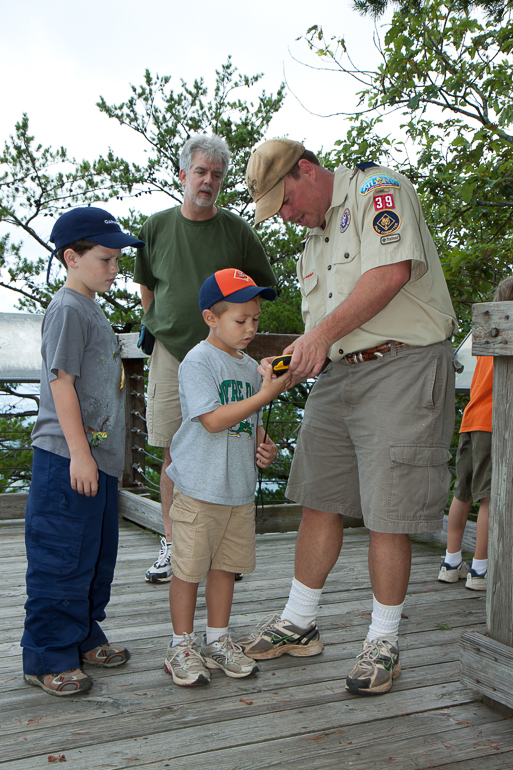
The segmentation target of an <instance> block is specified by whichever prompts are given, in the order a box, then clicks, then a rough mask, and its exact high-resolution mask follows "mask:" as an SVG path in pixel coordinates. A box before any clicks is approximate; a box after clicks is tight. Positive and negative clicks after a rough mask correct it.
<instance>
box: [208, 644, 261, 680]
mask: <svg viewBox="0 0 513 770" xmlns="http://www.w3.org/2000/svg"><path fill="white" fill-rule="evenodd" d="M201 654H202V656H203V658H204V660H205V663H206V665H207V668H220V669H221V670H222V671H224V673H225V674H226V676H231V677H233V678H234V679H242V678H243V677H245V676H251V674H256V672H257V671H258V666H257V664H256V663H255V661H254V660H253V659H252V658H248V657H247V656H246V655H244V653H243V652H242V647H240V645H238V644H235V643H234V642H232V640H231V638H230V635H229V634H223V636H222V637H221V638H220V639H218V640H217V641H215V642H212V644H207V643H206V639H205V638H204V639H203V641H202V643H201Z"/></svg>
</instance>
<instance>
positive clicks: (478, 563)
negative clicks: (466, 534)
mask: <svg viewBox="0 0 513 770" xmlns="http://www.w3.org/2000/svg"><path fill="white" fill-rule="evenodd" d="M472 569H473V570H475V572H477V574H478V575H484V573H485V572H486V570H487V569H488V559H472Z"/></svg>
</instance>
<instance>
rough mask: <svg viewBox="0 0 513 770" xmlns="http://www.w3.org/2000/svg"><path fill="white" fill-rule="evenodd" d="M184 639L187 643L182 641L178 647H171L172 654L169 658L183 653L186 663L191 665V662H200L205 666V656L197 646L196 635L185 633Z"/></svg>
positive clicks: (172, 658)
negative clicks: (203, 656) (202, 655)
mask: <svg viewBox="0 0 513 770" xmlns="http://www.w3.org/2000/svg"><path fill="white" fill-rule="evenodd" d="M184 640H185V645H184V644H183V643H182V644H178V645H177V646H176V647H172V648H171V656H170V658H169V660H174V659H175V658H176V657H177V656H178V655H180V654H183V656H184V658H185V660H184V664H188V665H189V666H190V665H191V664H193V665H197V664H198V663H200V664H201V667H202V668H204V667H205V664H204V662H203V658H202V657H201V655H200V653H199V652H198V650H197V649H196V647H195V643H196V636H195V635H194V634H184Z"/></svg>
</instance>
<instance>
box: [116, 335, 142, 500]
mask: <svg viewBox="0 0 513 770" xmlns="http://www.w3.org/2000/svg"><path fill="white" fill-rule="evenodd" d="M117 338H118V342H119V346H120V348H121V359H122V361H123V367H124V370H125V464H124V469H123V478H122V483H121V486H122V487H128V488H130V487H132V488H133V487H135V486H137V487H144V477H143V476H142V475H141V474H140V473H139V472H138V468H140V469H141V472H142V473H144V471H145V468H146V463H145V455H144V453H143V452H140V451H138V449H144V446H145V438H146V419H145V418H146V409H145V401H144V361H145V359H147V358H148V356H147V355H146V354H145V353H143V352H142V351H141V350H139V348H138V347H137V340H138V339H139V335H138V334H134V333H132V334H118V335H117Z"/></svg>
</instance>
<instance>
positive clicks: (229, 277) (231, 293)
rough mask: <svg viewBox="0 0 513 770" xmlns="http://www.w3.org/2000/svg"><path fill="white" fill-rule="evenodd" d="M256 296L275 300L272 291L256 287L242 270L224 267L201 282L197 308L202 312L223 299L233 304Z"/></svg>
mask: <svg viewBox="0 0 513 770" xmlns="http://www.w3.org/2000/svg"><path fill="white" fill-rule="evenodd" d="M257 294H260V295H261V296H262V298H263V299H270V300H273V299H276V292H275V291H274V289H269V288H266V287H264V286H257V285H256V283H255V282H254V280H253V279H252V278H250V277H249V275H246V273H243V272H242V270H237V269H236V268H234V267H226V268H225V269H224V270H217V272H215V273H213V275H211V276H209V278H207V280H206V281H204V282H203V285H202V287H201V289H200V292H199V306H200V310H201V312H203V311H204V310H208V309H209V308H211V307H212V305H215V304H216V302H220V301H221V300H223V299H224V300H226V301H227V302H235V303H242V302H249V300H250V299H253V298H254V297H256V295H257Z"/></svg>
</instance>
